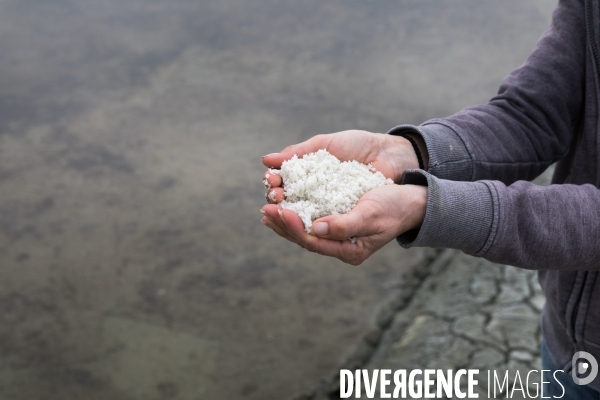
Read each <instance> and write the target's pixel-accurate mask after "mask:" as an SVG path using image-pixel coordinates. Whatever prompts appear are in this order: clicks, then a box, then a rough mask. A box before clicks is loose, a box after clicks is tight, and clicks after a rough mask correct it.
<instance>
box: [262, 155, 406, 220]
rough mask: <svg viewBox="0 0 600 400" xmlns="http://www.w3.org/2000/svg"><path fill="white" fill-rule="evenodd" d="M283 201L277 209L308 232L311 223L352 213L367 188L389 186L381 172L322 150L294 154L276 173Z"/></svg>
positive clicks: (388, 180)
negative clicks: (288, 213)
mask: <svg viewBox="0 0 600 400" xmlns="http://www.w3.org/2000/svg"><path fill="white" fill-rule="evenodd" d="M270 171H271V172H272V173H275V174H278V175H280V176H281V179H282V181H283V189H284V191H285V200H284V201H282V202H281V203H280V205H281V207H283V208H286V209H288V210H292V211H294V212H295V213H296V214H298V216H300V218H301V219H302V222H304V228H305V229H306V232H310V228H311V227H312V223H313V221H314V220H316V219H318V218H321V217H324V216H327V215H333V214H345V213H347V212H349V211H350V210H352V209H353V208H354V206H356V203H357V202H358V199H360V198H361V196H362V195H364V194H365V193H367V192H368V191H369V190H371V189H375V188H376V187H379V186H383V185H390V184H393V183H394V181H392V180H391V179H389V178H386V177H385V176H384V175H383V174H382V173H381V172H379V171H376V170H375V168H373V167H372V166H371V164H369V165H365V164H362V163H360V162H358V161H343V162H342V161H340V160H338V159H337V158H336V157H335V156H333V155H331V154H330V153H329V152H328V151H327V150H326V149H321V150H319V151H317V152H316V153H309V154H306V155H304V157H302V158H298V156H297V155H294V157H292V158H291V159H290V160H288V161H284V162H283V164H282V165H281V169H280V170H274V169H272V170H270Z"/></svg>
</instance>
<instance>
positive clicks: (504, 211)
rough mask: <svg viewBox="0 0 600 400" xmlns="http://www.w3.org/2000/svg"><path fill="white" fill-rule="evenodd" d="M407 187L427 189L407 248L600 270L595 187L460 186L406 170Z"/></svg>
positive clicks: (405, 238)
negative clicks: (419, 223)
mask: <svg viewBox="0 0 600 400" xmlns="http://www.w3.org/2000/svg"><path fill="white" fill-rule="evenodd" d="M402 184H417V185H427V186H428V188H429V194H428V202H427V210H426V214H425V220H424V222H423V225H422V226H421V228H420V229H418V230H413V231H409V232H406V233H404V234H402V235H400V236H398V238H397V241H398V243H399V244H400V245H402V246H403V247H407V248H408V247H413V246H428V247H448V248H455V249H459V250H462V251H464V252H466V253H468V254H472V255H474V256H479V257H484V258H486V259H488V260H490V261H493V262H497V263H502V264H510V265H514V266H517V267H521V268H527V269H554V270H600V263H598V260H600V191H599V190H598V189H597V188H596V187H595V186H593V185H567V184H564V185H550V186H538V185H535V184H533V183H530V182H525V181H519V182H516V183H514V184H512V185H510V186H506V185H505V184H503V183H501V182H499V181H485V180H484V181H478V182H457V181H450V180H445V179H440V178H438V177H435V176H433V175H432V174H429V173H427V172H425V171H422V170H409V171H407V172H406V173H405V175H404V179H403V181H402Z"/></svg>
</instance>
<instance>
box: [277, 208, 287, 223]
mask: <svg viewBox="0 0 600 400" xmlns="http://www.w3.org/2000/svg"><path fill="white" fill-rule="evenodd" d="M277 213H278V214H279V218H281V220H282V221H283V224H284V225H285V226H286V227H287V222H285V218H283V212H282V211H281V210H277Z"/></svg>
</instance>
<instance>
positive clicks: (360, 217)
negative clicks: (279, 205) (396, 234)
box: [311, 203, 377, 240]
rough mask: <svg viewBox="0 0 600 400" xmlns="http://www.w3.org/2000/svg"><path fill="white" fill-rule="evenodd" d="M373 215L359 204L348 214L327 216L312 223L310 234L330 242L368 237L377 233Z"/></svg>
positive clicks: (364, 206)
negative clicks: (354, 237)
mask: <svg viewBox="0 0 600 400" xmlns="http://www.w3.org/2000/svg"><path fill="white" fill-rule="evenodd" d="M372 214H373V213H372V212H371V211H370V210H368V207H366V205H363V206H361V204H360V203H359V204H358V205H357V206H356V207H354V208H353V209H352V210H351V211H350V212H349V213H347V214H342V215H329V216H327V217H323V218H319V219H317V220H316V221H315V222H313V225H312V228H311V233H312V234H313V235H315V236H318V237H322V238H325V239H332V240H346V239H348V238H351V237H353V236H368V235H371V234H373V233H375V232H376V231H377V229H376V228H375V224H374V223H373V222H374V221H373V220H372V218H369V216H370V215H372Z"/></svg>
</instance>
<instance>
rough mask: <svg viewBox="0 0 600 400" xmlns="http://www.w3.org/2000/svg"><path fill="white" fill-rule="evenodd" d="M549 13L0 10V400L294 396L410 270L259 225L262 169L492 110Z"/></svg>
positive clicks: (107, 6)
mask: <svg viewBox="0 0 600 400" xmlns="http://www.w3.org/2000/svg"><path fill="white" fill-rule="evenodd" d="M555 3H556V2H553V1H547V0H538V1H533V0H530V1H523V0H504V1H502V2H500V1H497V2H481V1H479V0H477V1H475V0H469V1H452V2H451V1H442V2H440V1H437V0H436V1H433V0H431V1H430V0H419V1H416V0H412V1H406V0H405V1H387V0H379V1H368V2H364V1H354V0H345V1H341V0H339V1H328V2H321V1H303V2H296V1H291V0H288V1H272V0H252V1H245V2H242V1H230V0H224V1H190V0H169V1H164V0H162V1H158V0H143V1H142V0H128V1H116V0H99V1H98V0H96V1H92V0H77V1H75V0H53V1H51V2H48V1H41V0H3V1H0V55H1V56H0V266H1V268H0V321H1V323H0V399H11V400H20V399H27V400H31V399H61V400H70V399H78V400H79V399H88V400H96V399H97V400H104V399H106V400H108V399H110V400H125V399H135V400H137V399H140V400H148V399H191V400H198V399H209V400H212V399H215V400H220V399H284V400H285V399H291V398H292V397H293V396H294V395H296V394H299V393H304V392H308V391H310V389H312V388H313V387H314V385H316V384H317V383H318V381H319V380H320V379H321V378H323V377H325V376H329V375H330V374H331V373H332V372H333V371H334V370H335V369H336V368H337V367H338V365H339V363H340V361H341V360H342V359H343V358H344V356H345V355H346V354H347V352H348V351H349V350H351V349H352V348H353V346H354V345H355V343H356V341H357V338H358V337H361V335H363V334H364V333H365V331H366V329H368V324H369V323H370V322H371V319H372V317H373V310H374V309H375V307H376V306H377V304H378V303H379V302H381V301H382V300H383V299H385V298H386V297H387V296H390V295H391V294H392V293H393V292H394V288H395V287H397V285H400V284H402V283H403V282H406V279H408V278H407V276H409V275H411V274H413V273H415V269H416V268H418V265H419V262H420V261H422V259H423V257H424V256H423V252H422V251H420V250H418V249H414V250H410V251H406V250H402V249H400V248H399V247H398V246H397V245H396V244H395V243H391V244H390V245H388V246H387V247H386V248H384V249H383V250H382V251H380V252H379V253H378V254H376V255H375V256H374V257H372V259H370V260H369V261H367V262H366V263H365V264H363V265H362V266H360V267H352V266H349V265H345V264H342V263H341V262H338V261H337V260H333V259H328V258H322V257H320V256H317V255H314V254H309V253H305V252H304V251H302V249H300V248H297V247H295V245H292V244H289V243H286V242H284V241H282V240H280V238H279V237H277V236H275V235H274V234H272V233H271V232H269V231H268V230H267V229H266V228H265V227H264V226H263V225H262V224H261V223H260V217H261V215H260V213H259V208H260V207H261V206H262V204H263V203H264V189H263V187H262V183H261V179H262V174H263V167H262V165H261V163H260V156H261V155H263V154H267V153H271V152H274V151H277V150H280V149H281V148H282V147H284V146H286V145H288V144H291V143H295V142H298V141H301V140H305V139H307V138H309V137H310V136H312V135H314V134H318V133H327V132H333V131H340V130H345V129H351V128H359V129H366V130H371V131H375V132H385V131H386V130H388V129H389V128H391V127H392V126H394V125H396V124H399V123H419V122H422V121H424V120H426V119H429V118H432V117H441V116H445V115H448V114H450V113H452V112H455V111H457V110H459V109H460V108H462V107H464V106H466V105H470V104H473V103H477V102H482V101H485V100H486V99H488V98H489V97H491V96H492V95H493V94H494V93H495V90H496V88H497V86H498V84H499V82H500V80H501V79H502V77H503V76H504V75H505V74H506V73H508V72H509V71H510V70H511V69H513V68H515V67H517V66H518V65H519V64H520V63H521V62H522V61H523V60H524V59H525V57H526V55H527V54H528V52H529V50H530V49H531V48H532V46H533V45H534V43H535V41H536V39H537V37H538V36H539V35H540V34H541V33H542V32H543V30H544V29H545V27H546V26H547V25H548V23H549V20H550V14H551V11H552V8H553V6H554V5H555Z"/></svg>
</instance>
